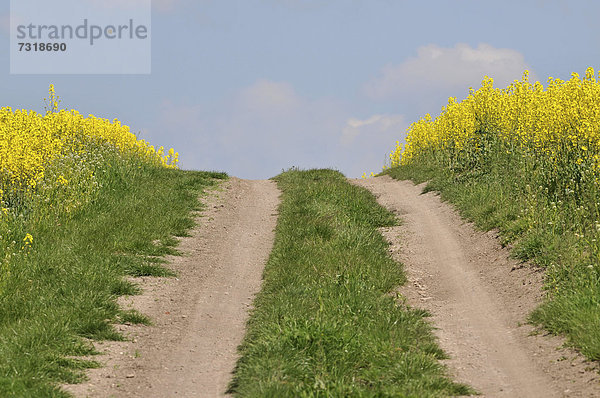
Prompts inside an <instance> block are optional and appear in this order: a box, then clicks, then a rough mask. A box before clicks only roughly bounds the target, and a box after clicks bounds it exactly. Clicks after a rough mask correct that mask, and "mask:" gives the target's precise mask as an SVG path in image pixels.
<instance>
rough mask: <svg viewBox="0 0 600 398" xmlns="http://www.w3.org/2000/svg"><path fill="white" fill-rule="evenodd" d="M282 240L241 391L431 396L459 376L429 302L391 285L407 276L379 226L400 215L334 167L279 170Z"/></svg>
mask: <svg viewBox="0 0 600 398" xmlns="http://www.w3.org/2000/svg"><path fill="white" fill-rule="evenodd" d="M275 179H276V181H277V183H278V186H279V188H280V189H281V191H282V192H283V194H282V203H281V205H280V208H279V213H280V214H279V220H278V224H277V229H276V236H275V243H274V247H273V251H272V253H271V255H270V258H269V260H268V263H267V265H266V268H265V271H264V285H263V289H262V291H261V292H260V294H259V295H258V296H257V298H256V300H255V309H254V310H253V312H252V314H251V318H250V320H249V323H248V331H247V335H246V337H245V340H244V342H243V344H242V345H241V347H240V350H241V359H240V360H239V362H238V365H237V368H236V372H235V377H234V380H233V382H232V384H231V387H230V389H231V392H234V393H236V394H237V395H238V396H246V397H259V396H260V397H309V396H310V397H316V396H322V397H342V396H378V397H384V396H413V397H431V396H448V395H460V394H466V393H469V392H470V390H469V388H467V387H466V386H463V385H460V384H456V383H454V382H453V381H451V380H450V379H449V378H448V376H447V373H446V370H445V368H444V366H443V365H441V364H440V362H439V360H440V359H442V358H444V357H445V356H444V353H443V352H442V351H441V350H440V348H439V347H438V346H437V344H436V341H435V338H434V336H433V334H432V332H431V326H430V325H429V323H427V322H426V321H425V320H424V319H423V318H424V316H426V314H425V313H424V312H423V311H420V310H416V309H409V308H406V307H405V306H402V305H399V304H398V302H397V300H395V298H394V297H393V295H391V294H389V293H390V292H392V291H394V289H395V288H396V287H398V286H399V285H401V284H403V283H404V282H405V281H406V279H405V275H404V273H403V270H402V267H401V265H400V264H398V263H396V262H395V261H393V260H392V258H391V257H390V255H389V253H388V252H387V249H388V244H387V242H386V241H385V239H384V238H383V237H382V236H381V234H380V233H379V231H378V230H377V228H378V227H383V226H391V225H394V224H395V222H396V221H395V217H394V215H393V214H392V213H390V212H388V211H387V210H385V209H384V208H382V207H381V206H379V205H378V204H377V203H376V201H375V199H374V197H373V196H372V195H371V194H370V193H369V192H368V191H367V190H365V189H363V188H360V187H357V186H354V185H352V184H350V183H348V182H347V180H346V179H345V178H344V176H343V175H342V174H340V173H338V172H336V171H332V170H310V171H299V170H291V171H288V172H285V173H282V174H281V175H279V176H277V177H276V178H275Z"/></svg>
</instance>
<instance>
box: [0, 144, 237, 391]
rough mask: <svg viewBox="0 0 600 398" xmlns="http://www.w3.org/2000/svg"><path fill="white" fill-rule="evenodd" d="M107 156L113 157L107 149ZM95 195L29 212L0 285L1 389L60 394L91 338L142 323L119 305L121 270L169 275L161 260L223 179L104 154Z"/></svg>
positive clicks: (74, 376) (125, 289)
mask: <svg viewBox="0 0 600 398" xmlns="http://www.w3.org/2000/svg"><path fill="white" fill-rule="evenodd" d="M107 156H109V154H107ZM105 160H106V163H104V164H106V165H110V167H106V168H104V169H102V170H100V169H99V170H97V176H96V177H97V178H98V181H99V185H100V186H101V187H102V188H101V189H99V190H98V195H97V197H95V199H94V200H93V201H92V202H90V203H89V204H87V205H86V206H85V207H84V208H82V209H80V210H78V211H77V212H76V213H75V214H69V216H68V217H67V216H66V215H65V214H64V213H61V212H57V213H56V214H49V215H48V214H45V215H44V217H41V218H39V220H38V221H36V218H35V217H33V216H30V217H29V218H27V220H26V221H24V226H23V228H24V230H26V231H29V232H31V233H32V235H33V236H34V237H35V240H34V242H33V245H32V247H31V250H29V253H28V254H27V255H21V256H15V257H14V258H12V263H11V272H10V277H9V278H8V279H7V280H6V282H5V284H4V289H3V290H2V291H1V292H0V396H2V397H13V396H14V397H65V396H68V395H67V394H66V393H64V392H63V391H61V390H60V389H59V388H58V387H57V384H58V383H63V382H70V383H73V382H77V381H80V380H82V379H83V377H84V375H83V372H82V369H85V368H89V367H94V366H97V363H95V362H93V361H84V360H79V359H72V357H75V356H81V355H88V354H93V353H94V349H93V347H92V345H91V344H90V342H89V340H87V339H86V338H88V339H96V340H101V339H121V338H122V337H121V336H120V335H119V334H118V333H117V332H116V331H115V329H114V328H113V326H112V324H113V323H119V322H148V320H147V319H146V318H145V317H144V316H143V315H141V314H138V313H134V312H124V311H122V310H120V309H119V307H118V306H117V304H116V299H117V297H118V296H120V295H130V294H135V293H136V292H137V290H138V289H137V288H136V286H135V285H133V284H131V283H129V282H127V281H126V280H125V279H124V276H126V275H133V276H141V275H168V274H170V272H169V271H167V270H166V269H165V268H163V267H162V266H161V262H162V260H161V257H160V256H163V255H165V254H167V253H175V252H176V250H175V248H174V247H175V245H176V240H175V239H174V238H173V236H183V235H185V234H186V230H187V229H188V228H190V227H192V226H193V223H194V222H193V219H192V217H191V211H192V210H194V209H198V208H199V202H198V195H199V194H200V192H201V191H202V190H203V189H204V188H207V187H209V186H212V185H215V184H216V183H217V181H218V180H219V179H224V178H226V176H225V175H224V174H221V173H208V172H193V171H180V170H173V169H165V168H159V167H155V166H150V165H148V164H147V163H144V162H142V161H136V160H135V159H133V158H132V159H129V160H128V161H123V159H122V158H118V159H117V158H115V159H110V158H106V159H105Z"/></svg>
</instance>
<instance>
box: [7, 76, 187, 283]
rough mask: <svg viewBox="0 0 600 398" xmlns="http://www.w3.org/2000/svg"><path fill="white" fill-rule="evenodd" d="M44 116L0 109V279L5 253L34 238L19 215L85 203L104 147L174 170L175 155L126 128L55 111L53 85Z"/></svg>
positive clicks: (40, 213) (94, 190) (96, 186)
mask: <svg viewBox="0 0 600 398" xmlns="http://www.w3.org/2000/svg"><path fill="white" fill-rule="evenodd" d="M49 94H50V95H49V98H48V99H47V107H46V108H47V109H46V113H45V114H39V113H36V112H34V111H31V110H19V109H17V110H13V109H11V108H9V107H4V108H2V109H0V282H1V281H2V279H3V277H6V275H7V274H8V269H9V267H8V263H9V262H10V261H9V260H10V257H11V256H14V255H16V254H17V253H19V252H26V251H27V250H28V249H29V248H30V247H31V246H32V245H33V242H34V238H35V237H34V236H32V235H31V234H30V233H29V231H20V233H21V236H17V232H16V230H18V228H17V227H16V225H24V223H23V222H22V220H23V219H25V218H27V217H32V215H36V216H37V217H42V216H43V215H44V214H46V213H49V212H51V211H52V212H56V211H57V210H58V211H63V212H67V213H68V212H72V211H74V210H75V209H77V208H80V207H81V206H82V205H84V204H86V203H88V202H89V201H90V200H91V199H92V198H93V197H94V196H95V194H96V193H97V190H98V189H100V188H101V187H100V186H99V185H100V184H99V183H98V181H97V178H96V174H97V173H98V172H100V170H102V169H106V168H107V167H111V165H109V164H107V161H106V160H104V159H103V154H105V153H106V151H111V152H112V153H114V154H117V155H118V156H122V157H124V158H126V157H129V158H131V157H133V158H135V159H137V160H138V161H142V162H144V163H147V164H152V165H156V166H159V167H168V168H176V167H177V163H178V154H177V153H176V152H175V151H174V150H173V149H170V150H169V151H168V152H167V153H165V150H164V148H163V147H160V148H154V147H153V146H152V145H150V144H149V143H148V142H146V141H144V140H138V139H137V138H136V136H135V135H134V134H133V133H131V132H130V130H129V127H128V126H126V125H123V124H121V122H119V121H118V120H116V119H115V120H113V121H112V122H111V121H109V120H106V119H102V118H98V117H95V116H93V115H89V116H88V117H84V116H82V115H81V114H79V113H78V112H77V111H75V110H70V111H68V110H64V109H62V110H59V108H58V104H59V98H58V96H57V95H56V93H55V90H54V86H53V85H51V86H50V89H49Z"/></svg>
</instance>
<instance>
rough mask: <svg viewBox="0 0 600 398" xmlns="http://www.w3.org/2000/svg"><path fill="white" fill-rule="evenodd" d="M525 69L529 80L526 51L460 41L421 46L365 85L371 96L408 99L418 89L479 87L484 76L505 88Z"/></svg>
mask: <svg viewBox="0 0 600 398" xmlns="http://www.w3.org/2000/svg"><path fill="white" fill-rule="evenodd" d="M525 69H529V70H530V79H531V80H535V74H534V73H533V72H532V71H531V69H530V67H529V66H528V65H527V64H526V62H525V58H524V56H523V54H521V53H520V52H518V51H516V50H512V49H508V48H495V47H493V46H491V45H489V44H485V43H481V44H479V45H478V46H477V47H476V48H473V47H471V46H469V45H468V44H464V43H459V44H456V45H455V46H454V47H452V48H444V47H440V46H438V45H435V44H430V45H427V46H423V47H420V48H419V49H418V50H417V56H416V57H411V58H409V59H407V60H406V61H404V62H403V63H402V64H400V65H387V66H385V67H384V68H383V69H382V71H381V75H380V76H379V77H377V78H375V79H373V80H371V81H370V82H368V83H367V84H366V85H365V92H366V94H367V95H368V96H369V97H370V98H372V99H379V100H384V99H396V98H409V97H410V96H412V95H415V94H416V95H418V94H419V92H421V93H424V94H426V93H427V92H432V91H433V92H439V91H448V90H453V89H462V90H464V91H465V92H466V90H467V89H468V87H473V88H477V87H479V86H480V83H481V80H482V79H483V77H484V76H486V75H487V76H490V77H493V78H494V82H495V86H496V87H505V86H507V85H508V84H509V83H510V82H512V81H513V80H514V79H520V78H521V76H522V74H523V71H524V70H525Z"/></svg>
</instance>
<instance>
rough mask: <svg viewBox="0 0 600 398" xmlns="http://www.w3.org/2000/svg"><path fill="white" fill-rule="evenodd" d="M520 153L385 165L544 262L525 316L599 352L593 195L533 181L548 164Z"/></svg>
mask: <svg viewBox="0 0 600 398" xmlns="http://www.w3.org/2000/svg"><path fill="white" fill-rule="evenodd" d="M523 159H525V156H523V157H519V156H515V157H511V156H510V155H507V156H505V157H503V156H498V157H497V158H495V159H491V160H490V162H489V164H488V165H484V166H486V167H481V165H479V166H477V167H474V168H473V169H472V170H466V171H465V170H460V169H452V168H449V167H447V166H445V165H443V163H438V162H436V161H435V160H434V159H433V158H426V159H422V161H420V162H414V164H411V165H407V166H401V167H397V168H393V169H390V170H387V171H386V172H385V173H386V174H389V175H390V176H392V177H393V178H396V179H411V180H413V181H415V182H417V183H420V182H425V181H428V184H427V187H426V190H433V191H439V192H440V194H441V196H442V198H443V199H444V200H447V201H449V202H451V203H453V204H455V205H456V207H457V208H458V210H459V211H460V212H461V213H462V215H463V216H464V217H466V218H467V219H469V220H472V221H474V222H475V223H476V225H478V226H479V227H480V228H482V229H483V230H489V229H492V228H496V229H498V230H499V231H500V233H501V237H502V243H503V244H505V245H507V246H509V247H510V248H511V249H512V253H513V255H514V257H515V258H517V259H520V260H522V261H531V262H533V263H534V264H536V265H538V266H540V267H543V268H544V270H545V274H546V282H545V290H546V299H545V301H544V303H543V304H542V305H541V306H540V307H539V308H537V309H536V310H535V311H534V312H533V313H532V314H531V316H530V321H531V322H532V323H533V324H535V325H539V326H542V327H544V328H546V329H547V330H548V331H550V332H552V333H554V334H559V335H564V336H565V337H566V338H567V342H568V344H569V345H571V346H573V347H575V348H577V349H578V350H580V351H581V352H582V353H583V354H584V355H585V356H587V357H588V358H589V359H592V360H600V233H599V232H600V228H599V227H600V225H598V226H597V225H595V222H596V220H597V215H596V211H595V210H594V209H597V206H598V203H596V201H595V200H592V199H591V198H589V197H587V196H586V195H585V194H583V195H573V194H570V196H569V192H567V194H564V195H563V194H562V193H561V192H558V193H553V192H551V191H548V190H544V189H542V188H541V186H542V185H543V184H542V183H541V182H539V181H541V180H542V177H543V176H544V174H547V173H548V172H547V169H546V168H545V166H544V165H541V164H535V163H533V164H527V163H524V161H523ZM527 170H529V172H527ZM563 192H564V190H563ZM588 195H589V196H590V197H591V196H592V195H591V194H590V193H588Z"/></svg>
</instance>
